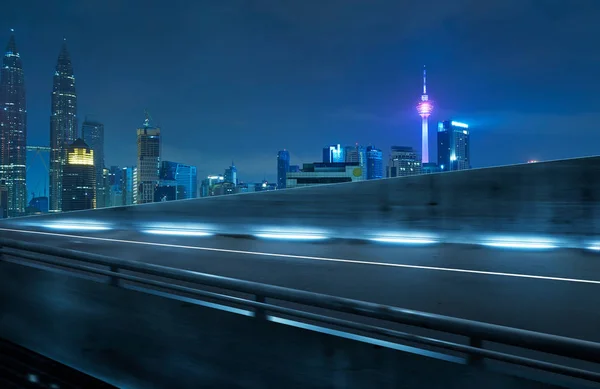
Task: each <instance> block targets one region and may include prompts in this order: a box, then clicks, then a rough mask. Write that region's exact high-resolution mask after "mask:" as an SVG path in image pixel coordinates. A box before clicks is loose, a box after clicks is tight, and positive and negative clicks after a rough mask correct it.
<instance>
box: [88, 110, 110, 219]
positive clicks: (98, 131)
mask: <svg viewBox="0 0 600 389" xmlns="http://www.w3.org/2000/svg"><path fill="white" fill-rule="evenodd" d="M81 139H83V141H84V142H85V143H87V145H88V146H90V148H91V149H92V150H94V166H96V208H104V207H107V206H109V204H108V199H109V198H110V194H109V193H108V189H107V184H106V183H105V182H103V181H104V174H103V173H104V124H102V123H99V122H96V121H93V120H90V119H89V118H88V117H87V116H86V118H85V121H84V122H83V124H82V125H81Z"/></svg>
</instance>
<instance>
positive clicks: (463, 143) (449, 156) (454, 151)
mask: <svg viewBox="0 0 600 389" xmlns="http://www.w3.org/2000/svg"><path fill="white" fill-rule="evenodd" d="M437 141H438V142H437V143H438V167H439V169H440V171H443V172H444V171H454V170H465V169H470V168H471V151H470V140H469V125H468V124H466V123H461V122H456V121H453V120H447V121H444V122H440V123H439V124H438V133H437Z"/></svg>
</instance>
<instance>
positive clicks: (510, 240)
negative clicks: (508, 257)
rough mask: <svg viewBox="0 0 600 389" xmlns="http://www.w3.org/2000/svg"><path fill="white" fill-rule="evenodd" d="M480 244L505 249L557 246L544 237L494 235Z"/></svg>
mask: <svg viewBox="0 0 600 389" xmlns="http://www.w3.org/2000/svg"><path fill="white" fill-rule="evenodd" d="M481 245H483V246H487V247H495V248H506V249H530V250H549V249H554V248H557V247H559V245H558V244H557V242H556V241H555V240H552V239H545V238H521V237H495V238H490V239H487V240H484V241H483V242H481Z"/></svg>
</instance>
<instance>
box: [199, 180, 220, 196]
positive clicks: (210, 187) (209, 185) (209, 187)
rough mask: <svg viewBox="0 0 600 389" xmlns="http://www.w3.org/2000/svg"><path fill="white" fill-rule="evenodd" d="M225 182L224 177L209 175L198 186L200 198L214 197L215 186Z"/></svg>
mask: <svg viewBox="0 0 600 389" xmlns="http://www.w3.org/2000/svg"><path fill="white" fill-rule="evenodd" d="M223 182H225V177H223V176H219V175H214V174H213V175H210V176H208V177H206V179H204V180H202V185H201V186H200V197H209V196H214V195H215V194H214V188H215V185H217V184H221V183H223Z"/></svg>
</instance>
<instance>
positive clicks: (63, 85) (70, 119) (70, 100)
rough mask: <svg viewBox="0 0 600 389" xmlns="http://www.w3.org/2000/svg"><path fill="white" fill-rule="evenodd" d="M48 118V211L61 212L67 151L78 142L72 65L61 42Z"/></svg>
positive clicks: (75, 94) (64, 45) (64, 44)
mask: <svg viewBox="0 0 600 389" xmlns="http://www.w3.org/2000/svg"><path fill="white" fill-rule="evenodd" d="M51 104H52V105H51V107H52V110H51V115H50V148H51V150H50V169H49V173H50V182H49V188H50V196H49V197H50V212H60V211H61V210H64V208H63V206H62V204H61V201H62V199H63V197H64V190H63V188H62V183H63V182H64V177H63V175H64V172H63V167H64V166H65V164H66V163H67V157H66V153H67V149H68V148H69V147H70V146H71V145H72V144H73V142H75V140H76V139H77V129H78V127H77V92H76V90H75V75H74V73H73V64H72V63H71V57H70V55H69V52H68V50H67V45H66V42H63V45H62V48H61V50H60V54H59V55H58V61H57V63H56V70H55V72H54V80H53V86H52V98H51Z"/></svg>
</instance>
